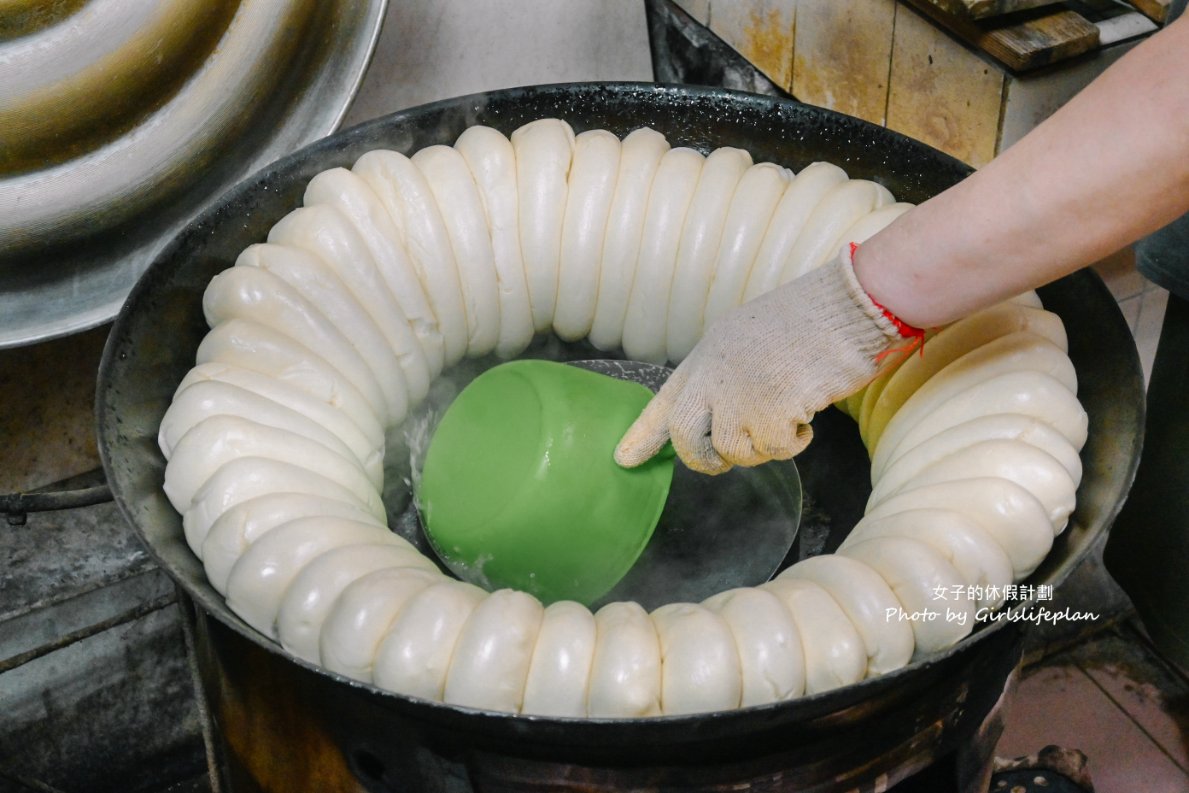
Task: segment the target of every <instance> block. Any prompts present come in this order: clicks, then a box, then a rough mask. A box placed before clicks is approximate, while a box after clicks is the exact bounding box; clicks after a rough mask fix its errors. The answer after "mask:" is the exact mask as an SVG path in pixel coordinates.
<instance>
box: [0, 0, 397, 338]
mask: <svg viewBox="0 0 1189 793" xmlns="http://www.w3.org/2000/svg"><path fill="white" fill-rule="evenodd" d="M26 5H27V4H26ZM57 5H61V6H63V8H62V9H57V10H59V11H62V12H63V18H61V19H59V18H57V17H53V16H52V14H49V12H46V14H43V15H42V16H46V15H48V16H49V18H46V19H40V17H38V18H37V19H32V18H30V19H26V18H25V17H22V16H21V13H22V9H21V8H20V6H21V4H19V3H18V4H17V6H18V7H17V8H15V9H12V10H11V14H10V15H9V16H5V12H4V11H3V10H0V26H2V25H3V24H4V23H6V22H7V23H14V24H15V22H18V21H19V22H24V23H28V25H29V26H31V28H30V29H29V30H25V29H21V30H19V31H17V32H18V33H19V34H20V35H18V36H16V37H14V38H9V39H7V40H0V72H4V73H5V75H6V80H5V81H4V82H3V85H2V86H0V348H4V347H15V346H19V345H23V344H30V343H33V342H38V341H42V340H46V339H50V338H54V337H57V336H63V335H67V334H69V333H73V332H76V331H80V330H84V329H86V328H90V327H93V326H95V325H99V324H101V323H103V322H106V321H109V320H111V319H112V318H113V317H114V316H115V315H116V312H117V311H119V308H120V305H121V304H122V303H123V302H124V299H125V298H126V297H127V295H128V291H129V290H130V289H131V288H132V285H133V284H134V283H135V282H136V280H137V278H138V277H139V276H140V275H141V274H142V273H143V272H144V270H145V269H146V268H147V267H148V265H149V263H150V262H151V261H153V259H154V258H155V257H156V256H157V254H158V253H159V252H160V251H161V249H162V248H163V247H164V246H165V244H166V243H167V242H168V241H169V240H171V239H172V238H173V237H175V236H176V235H177V233H178V232H179V231H180V230H181V229H182V228H183V227H184V226H185V225H186V224H187V223H189V222H190V221H191V220H192V219H193V218H194V217H195V216H196V215H197V214H198V213H199V212H200V211H202V209H203V208H204V207H206V206H207V205H208V204H210V203H211V202H212V201H213V200H215V199H216V198H217V197H218V196H220V195H221V194H222V193H224V192H225V191H226V190H227V189H228V188H230V187H231V186H232V185H234V184H235V183H236V182H238V181H239V180H240V179H243V178H244V177H245V176H246V175H248V174H250V173H252V172H253V171H255V170H257V169H258V168H260V167H262V166H264V165H265V164H266V163H269V162H272V161H273V160H275V159H277V158H278V157H280V156H282V155H284V154H287V153H289V152H291V151H293V150H294V149H296V148H298V147H300V146H302V145H305V144H306V143H309V142H311V141H313V140H317V139H318V138H321V137H323V136H325V135H327V134H329V133H330V132H332V131H334V129H336V128H337V127H338V125H339V122H340V121H341V120H342V117H343V114H344V113H345V112H346V111H347V108H348V106H349V105H350V103H351V99H352V98H353V97H354V96H355V92H356V90H357V88H358V87H359V83H360V81H361V80H362V78H363V73H364V70H365V69H366V68H367V64H368V62H369V60H370V58H371V55H372V52H373V50H374V49H375V45H376V41H377V39H378V36H379V31H380V24H381V22H382V21H383V19H384V11H385V8H386V6H387V0H365V2H360V3H354V2H344V0H332V2H310V0H283V2H274V0H219V1H218V2H209V0H129V2H123V1H120V2H114V1H113V0H86V2H78V3H69V4H56V6H57ZM56 6H55V8H56ZM23 13H24V14H25V16H30V12H29V11H28V9H23ZM35 22H36V23H37V24H34V23H35ZM39 26H40V27H39ZM0 39H5V37H4V36H2V35H0ZM5 64H7V65H5Z"/></svg>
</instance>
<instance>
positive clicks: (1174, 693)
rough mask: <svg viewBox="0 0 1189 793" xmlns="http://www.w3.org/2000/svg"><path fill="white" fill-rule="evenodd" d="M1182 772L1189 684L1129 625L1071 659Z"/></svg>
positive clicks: (1188, 743)
mask: <svg viewBox="0 0 1189 793" xmlns="http://www.w3.org/2000/svg"><path fill="white" fill-rule="evenodd" d="M1068 657H1069V658H1070V659H1071V660H1072V661H1073V662H1074V663H1075V664H1076V665H1077V666H1078V667H1079V668H1080V669H1081V670H1082V671H1083V672H1085V673H1086V674H1087V675H1089V677H1090V679H1092V680H1093V681H1094V682H1095V683H1096V684H1097V685H1098V687H1099V688H1100V689H1102V690H1103V692H1104V693H1105V694H1106V695H1107V696H1108V697H1110V698H1111V700H1112V701H1114V703H1115V704H1116V705H1118V706H1119V707H1120V708H1122V709H1123V710H1124V711H1126V713H1127V714H1128V715H1129V716H1130V717H1131V719H1132V720H1133V721H1134V722H1135V723H1136V724H1137V725H1139V727H1140V729H1142V730H1143V731H1144V732H1146V733H1147V734H1148V736H1149V737H1150V738H1151V739H1152V740H1153V741H1154V742H1155V743H1156V744H1157V745H1158V746H1160V748H1162V749H1163V750H1164V751H1165V752H1166V753H1167V754H1168V755H1169V757H1171V758H1172V760H1173V762H1175V763H1176V764H1177V765H1178V766H1180V767H1181V769H1182V770H1183V771H1187V772H1189V682H1186V680H1185V678H1184V677H1182V676H1181V674H1180V673H1179V672H1177V671H1175V668H1174V667H1172V666H1170V665H1169V664H1167V663H1165V662H1164V661H1163V660H1161V659H1160V658H1158V657H1157V656H1156V654H1155V651H1153V650H1152V649H1151V648H1150V646H1148V645H1147V644H1146V640H1144V639H1142V638H1141V636H1140V633H1139V632H1138V631H1136V630H1133V629H1131V628H1130V627H1129V626H1126V625H1125V626H1122V627H1121V628H1119V629H1118V630H1115V631H1108V632H1104V633H1101V634H1099V635H1098V636H1096V637H1095V638H1094V639H1093V640H1091V641H1089V642H1086V643H1084V644H1082V645H1081V646H1080V647H1078V648H1076V649H1075V650H1073V651H1072V652H1070V653H1069V654H1068Z"/></svg>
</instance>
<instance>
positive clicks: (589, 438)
mask: <svg viewBox="0 0 1189 793" xmlns="http://www.w3.org/2000/svg"><path fill="white" fill-rule="evenodd" d="M651 397H652V391H650V390H649V389H648V388H646V387H645V386H643V385H640V384H639V383H634V382H628V381H624V380H619V379H615V378H612V377H609V376H607V375H603V374H598V373H596V372H592V371H587V370H585V369H579V368H576V367H574V366H568V365H566V364H562V363H556V362H553V361H539V360H521V361H513V362H510V363H505V364H501V365H499V366H496V367H494V368H492V369H489V370H487V371H486V372H484V373H483V374H481V375H479V376H478V377H477V378H475V379H474V380H473V381H472V382H471V383H470V384H469V385H468V386H467V387H466V388H465V389H463V391H462V392H461V393H460V394H459V395H458V397H457V398H456V399H455V400H454V402H453V403H452V404H451V405H450V407H449V408H448V409H447V410H446V412H445V414H444V415H443V416H442V419H441V421H440V423H439V424H438V426H437V428H436V430H435V431H434V433H433V437H432V439H431V441H430V444H429V448H428V450H427V451H426V455H425V462H424V466H423V467H422V470H421V476H420V483H419V487H418V493H417V499H418V502H419V506H420V510H421V517H422V521H423V523H424V528H425V532H426V534H427V536H428V538H429V540H430V543H431V544H432V545H433V547H434V550H435V551H436V552H437V554H438V555H439V557H440V558H441V559H442V560H443V562H444V563H445V564H446V565H447V566H448V567H449V568H450V569H451V570H452V571H453V572H454V573H455V574H456V575H458V576H459V577H460V578H463V579H465V580H468V581H472V582H474V583H476V584H479V585H480V586H483V587H484V588H486V589H489V590H494V589H499V588H503V587H513V588H516V589H521V590H524V591H526V592H529V593H532V594H533V595H536V596H537V597H538V598H540V599H541V600H542V601H544V602H546V603H548V602H553V601H558V600H577V601H579V602H581V603H587V604H589V603H591V602H593V601H595V600H597V599H598V598H600V597H601V596H602V595H604V594H605V593H607V592H608V591H609V590H610V589H611V588H612V587H613V586H615V584H616V583H617V582H619V580H620V579H621V578H623V576H624V575H625V574H626V573H627V572H628V570H629V569H630V568H631V567H632V565H633V564H634V563H635V562H636V559H637V558H638V557H639V555H640V553H641V552H642V551H643V550H644V547H645V546H646V545H647V544H648V541H649V538H650V537H651V536H652V533H653V529H654V528H655V527H656V525H657V521H658V519H659V518H660V515H661V511H662V510H663V509H664V506H665V500H666V498H667V496H668V494H669V487H670V483H671V481H672V478H673V455H672V452H671V450H669V451H667V453H662V454H661V455H659V456H658V457H656V458H654V459H653V460H651V461H650V462H648V463H646V464H645V465H643V466H640V467H639V468H634V469H630V470H628V469H624V468H621V467H620V466H618V465H616V463H615V461H614V458H613V453H614V450H615V445H616V444H617V443H618V442H619V439H620V438H621V437H622V436H623V433H624V432H625V431H626V430H627V428H628V427H629V426H631V423H632V422H633V421H634V420H635V419H636V417H637V416H639V414H640V411H641V410H643V408H644V406H645V405H646V404H647V403H648V401H649V399H651Z"/></svg>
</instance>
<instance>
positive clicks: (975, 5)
mask: <svg viewBox="0 0 1189 793" xmlns="http://www.w3.org/2000/svg"><path fill="white" fill-rule="evenodd" d="M924 2H927V3H928V4H929V5H932V6H936V7H937V8H939V9H940V10H942V11H944V12H946V13H947V14H955V15H957V16H962V17H966V18H968V19H986V18H987V17H997V16H1002V15H1004V14H1013V13H1015V12H1016V11H1027V10H1029V9H1033V8H1040V7H1041V6H1047V5H1053V4H1055V3H1058V2H1061V0H924Z"/></svg>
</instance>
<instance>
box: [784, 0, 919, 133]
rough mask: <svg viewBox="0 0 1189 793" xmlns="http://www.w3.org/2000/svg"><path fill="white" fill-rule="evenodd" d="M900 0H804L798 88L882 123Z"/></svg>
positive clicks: (796, 52) (796, 54) (801, 94)
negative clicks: (893, 34) (895, 20)
mask: <svg viewBox="0 0 1189 793" xmlns="http://www.w3.org/2000/svg"><path fill="white" fill-rule="evenodd" d="M895 15H896V3H895V0H861V2H856V1H855V0H846V1H845V2H839V0H800V2H799V3H798V4H797V31H796V45H795V47H794V49H793V85H792V93H793V95H794V96H796V97H797V98H798V99H800V100H801V101H803V102H808V103H809V104H813V105H819V106H821V107H827V108H830V109H833V110H839V111H841V112H843V113H848V114H850V115H852V116H858V117H859V118H863V119H866V120H867V121H872V122H874V123H876V124H882V123H884V121H885V110H886V108H887V99H888V65H889V62H890V60H891V48H892V28H893V21H894V19H895Z"/></svg>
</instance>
